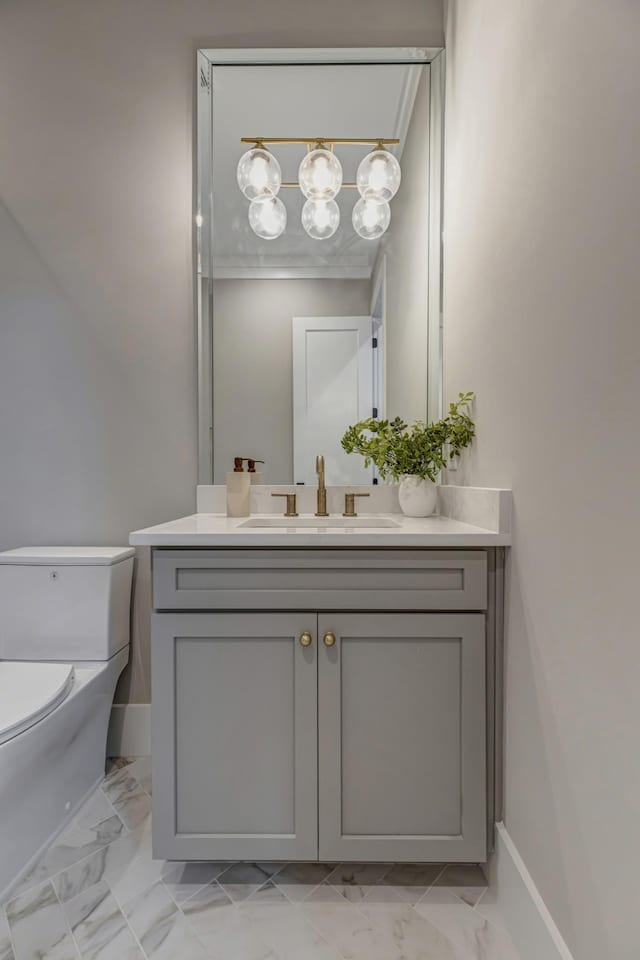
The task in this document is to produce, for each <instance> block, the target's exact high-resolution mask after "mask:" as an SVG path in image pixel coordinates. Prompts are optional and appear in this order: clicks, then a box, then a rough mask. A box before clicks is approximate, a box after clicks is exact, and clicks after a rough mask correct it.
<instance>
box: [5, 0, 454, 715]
mask: <svg viewBox="0 0 640 960" xmlns="http://www.w3.org/2000/svg"><path fill="white" fill-rule="evenodd" d="M349 44H357V45H366V46H368V45H396V44H397V45H404V44H425V45H429V44H433V45H441V44H442V3H441V0H428V2H427V0H396V2H395V3H393V4H389V3H387V2H384V0H356V2H351V3H349V4H344V3H343V2H341V0H325V2H323V3H321V4H318V3H316V2H312V0H272V2H270V3H255V2H244V3H243V2H240V3H235V4H232V3H226V2H223V0H182V2H180V3H175V2H171V0H135V2H133V3H132V2H131V0H91V2H90V3H87V2H85V0H57V2H56V3H51V2H50V0H4V2H3V3H2V4H1V5H0V128H1V129H2V174H1V176H2V180H1V191H2V203H3V205H4V206H3V209H2V215H1V217H0V231H1V232H0V250H1V255H0V270H1V271H2V273H1V275H0V451H1V456H2V472H1V475H0V548H8V547H13V546H16V545H18V544H26V543H38V542H44V543H55V542H58V543H85V544H86V543H91V542H95V541H100V542H104V543H119V542H122V543H124V542H126V540H127V536H128V533H129V531H130V530H132V529H134V528H136V527H140V526H144V525H146V524H150V523H157V522H160V521H162V520H165V519H167V518H170V517H175V516H179V515H181V514H185V513H190V512H191V511H193V509H194V506H195V482H196V407H195V342H194V320H193V309H192V279H191V169H192V168H191V149H192V110H193V95H192V91H193V75H194V51H195V50H196V48H197V47H199V46H227V47H229V46H264V47H266V46H305V45H307V46H308V45H315V46H323V45H327V46H331V45H349ZM145 569H146V558H145V557H144V556H143V557H142V563H141V565H140V571H141V576H139V578H138V590H137V593H138V602H137V603H136V605H135V606H136V609H135V614H134V616H135V622H136V628H135V634H134V655H133V661H134V670H133V671H132V672H131V671H130V672H129V674H128V676H127V678H126V679H125V680H124V682H123V683H122V684H121V686H120V690H119V694H118V697H119V699H120V700H125V701H126V700H127V699H128V700H131V701H134V702H145V701H147V700H148V699H149V684H148V619H147V616H146V605H147V602H148V597H147V592H148V577H147V575H146V573H145Z"/></svg>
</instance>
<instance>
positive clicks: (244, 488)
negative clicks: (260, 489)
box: [227, 457, 251, 517]
mask: <svg viewBox="0 0 640 960" xmlns="http://www.w3.org/2000/svg"><path fill="white" fill-rule="evenodd" d="M243 462H244V460H243V458H242V457H234V460H233V470H231V471H230V472H229V473H228V474H227V516H228V517H248V516H249V507H250V491H251V477H250V476H249V474H248V473H245V471H244V469H243V467H242V464H243Z"/></svg>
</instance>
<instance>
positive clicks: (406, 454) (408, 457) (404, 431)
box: [342, 393, 475, 481]
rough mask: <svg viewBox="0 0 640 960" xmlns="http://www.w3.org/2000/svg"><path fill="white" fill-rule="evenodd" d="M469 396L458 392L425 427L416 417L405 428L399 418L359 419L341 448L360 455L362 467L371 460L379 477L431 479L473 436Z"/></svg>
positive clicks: (471, 394)
mask: <svg viewBox="0 0 640 960" xmlns="http://www.w3.org/2000/svg"><path fill="white" fill-rule="evenodd" d="M473 397H474V394H473V393H460V394H458V399H457V400H456V401H455V402H454V403H450V404H449V413H448V414H447V416H446V417H444V418H443V419H442V420H438V421H437V422H436V423H430V424H429V425H428V426H427V425H425V424H424V423H423V422H422V421H421V420H417V421H416V422H415V423H414V424H413V426H412V427H409V426H408V425H407V424H406V423H405V422H404V420H401V419H400V417H396V418H395V420H373V419H369V420H361V421H360V423H356V424H354V425H353V426H351V427H349V428H348V429H347V431H346V433H345V435H344V436H343V438H342V446H343V449H344V450H346V452H347V453H359V454H360V456H362V457H364V465H365V467H368V466H369V465H370V464H371V463H374V464H375V465H376V467H377V468H378V471H379V472H380V476H381V477H382V478H383V479H386V477H392V478H393V479H394V480H399V479H400V478H401V477H403V476H405V475H413V476H417V477H423V478H426V477H428V478H429V479H430V480H433V481H435V480H437V478H438V473H439V471H440V470H441V469H442V468H443V467H446V465H447V463H448V462H449V461H450V460H451V459H452V458H453V457H457V456H459V454H460V451H461V450H462V449H464V447H468V446H469V444H470V443H471V441H472V440H473V438H474V436H475V424H474V422H473V420H472V419H471V417H470V416H469V407H470V406H471V402H472V400H473ZM447 445H448V446H449V451H448V455H447V456H446V457H445V447H446V446H447Z"/></svg>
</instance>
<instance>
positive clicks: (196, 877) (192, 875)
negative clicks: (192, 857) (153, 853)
mask: <svg viewBox="0 0 640 960" xmlns="http://www.w3.org/2000/svg"><path fill="white" fill-rule="evenodd" d="M230 866H232V864H230V863H220V862H211V863H205V862H202V863H197V862H196V863H194V862H192V863H167V864H166V865H165V867H164V870H163V872H162V879H163V881H164V885H165V887H166V888H167V890H168V891H169V893H170V894H171V896H172V898H173V899H174V900H175V902H176V903H177V904H181V903H182V902H183V901H185V900H188V899H189V897H192V896H193V894H194V893H197V891H198V890H200V889H202V887H204V886H206V885H207V884H208V883H211V881H212V880H215V879H216V877H219V876H220V874H221V873H224V871H225V870H226V869H228V867H230Z"/></svg>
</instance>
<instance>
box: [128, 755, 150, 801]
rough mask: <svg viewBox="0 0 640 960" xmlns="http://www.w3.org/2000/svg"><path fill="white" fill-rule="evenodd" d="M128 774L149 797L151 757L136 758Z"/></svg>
mask: <svg viewBox="0 0 640 960" xmlns="http://www.w3.org/2000/svg"><path fill="white" fill-rule="evenodd" d="M129 772H130V773H131V776H132V777H134V778H135V779H136V780H137V781H138V783H139V784H140V786H141V787H142V789H143V790H144V791H145V792H146V793H148V794H149V795H151V792H152V790H151V757H138V758H137V759H135V760H134V761H133V763H131V765H130V766H129Z"/></svg>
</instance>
